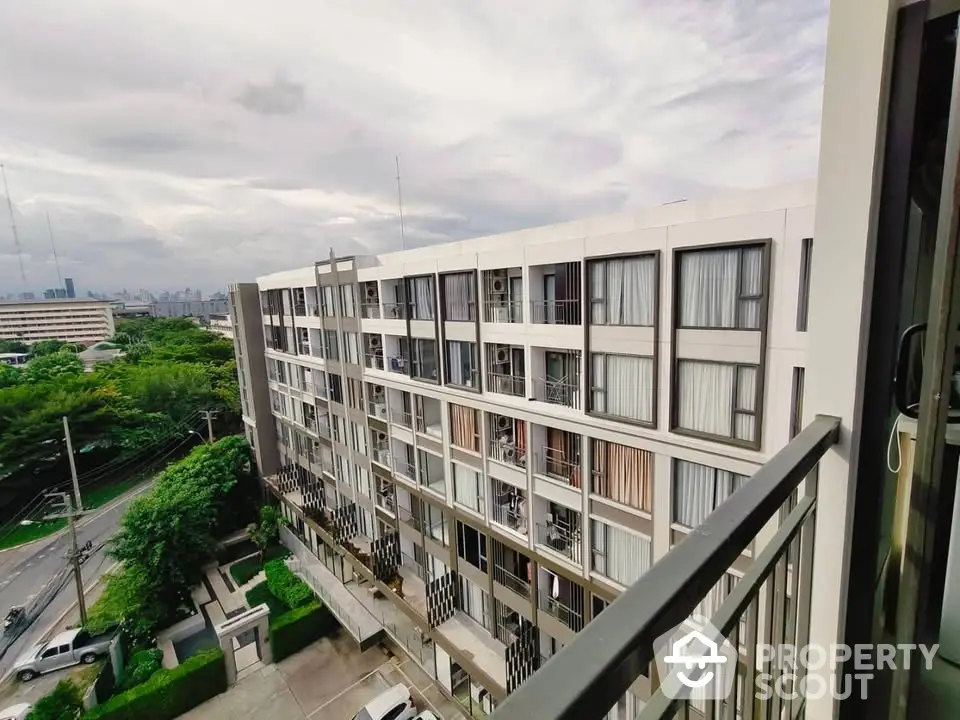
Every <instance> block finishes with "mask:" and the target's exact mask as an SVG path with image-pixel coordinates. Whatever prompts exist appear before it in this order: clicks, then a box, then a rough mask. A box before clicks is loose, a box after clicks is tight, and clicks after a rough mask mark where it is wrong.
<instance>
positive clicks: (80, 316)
mask: <svg viewBox="0 0 960 720" xmlns="http://www.w3.org/2000/svg"><path fill="white" fill-rule="evenodd" d="M113 331H114V325H113V313H112V312H111V309H110V303H109V302H107V301H105V300H93V299H88V298H76V299H59V300H50V299H47V300H19V301H0V340H20V341H22V342H25V343H28V344H30V343H35V342H38V341H40V340H64V341H66V342H75V343H80V344H83V345H92V344H94V343H98V342H100V341H101V340H105V339H107V338H109V337H112V336H113Z"/></svg>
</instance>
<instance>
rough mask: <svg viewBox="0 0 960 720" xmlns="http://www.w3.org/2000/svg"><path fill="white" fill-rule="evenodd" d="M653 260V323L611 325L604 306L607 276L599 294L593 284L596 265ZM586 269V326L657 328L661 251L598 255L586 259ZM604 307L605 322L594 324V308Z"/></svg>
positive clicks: (604, 275)
mask: <svg viewBox="0 0 960 720" xmlns="http://www.w3.org/2000/svg"><path fill="white" fill-rule="evenodd" d="M647 258H649V259H651V260H653V263H654V275H653V295H654V297H653V322H651V323H650V324H649V325H634V324H632V323H611V322H610V321H609V318H608V317H607V309H606V306H605V305H604V304H605V303H606V302H607V295H606V293H607V276H606V273H604V274H603V276H602V285H603V292H602V294H599V295H598V294H597V292H596V291H597V289H596V288H595V287H594V283H593V268H594V266H595V265H606V264H607V263H609V262H612V261H614V260H633V259H647ZM584 263H585V268H584V272H585V273H586V280H587V302H586V303H585V305H586V311H587V313H588V320H587V322H586V323H585V324H587V325H594V326H597V327H648V328H655V327H656V326H657V317H658V315H659V314H660V251H659V250H652V251H647V252H631V253H620V254H616V255H598V256H595V257H588V258H584ZM598 304H599V305H603V306H604V309H603V316H604V319H603V322H594V321H593V308H594V306H595V305H598Z"/></svg>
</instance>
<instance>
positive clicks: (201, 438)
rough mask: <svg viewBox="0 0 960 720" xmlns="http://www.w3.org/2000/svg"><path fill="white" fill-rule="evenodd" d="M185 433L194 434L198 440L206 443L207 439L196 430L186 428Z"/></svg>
mask: <svg viewBox="0 0 960 720" xmlns="http://www.w3.org/2000/svg"><path fill="white" fill-rule="evenodd" d="M187 435H196V436H197V437H198V438H200V442H202V443H203V444H204V445H206V444H207V439H206V438H205V437H204V436H203V435H201V434H200V433H198V432H197V431H196V430H187Z"/></svg>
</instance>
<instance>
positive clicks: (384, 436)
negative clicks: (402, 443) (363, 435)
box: [377, 432, 387, 443]
mask: <svg viewBox="0 0 960 720" xmlns="http://www.w3.org/2000/svg"><path fill="white" fill-rule="evenodd" d="M386 441H387V434H386V433H382V432H378V433H377V442H378V443H384V442H386Z"/></svg>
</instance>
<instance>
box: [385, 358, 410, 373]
mask: <svg viewBox="0 0 960 720" xmlns="http://www.w3.org/2000/svg"><path fill="white" fill-rule="evenodd" d="M409 365H410V363H409V362H408V361H407V358H406V357H405V356H403V355H391V356H390V357H388V358H387V370H389V371H390V372H395V373H400V374H401V375H406V374H407V368H408V367H409Z"/></svg>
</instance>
